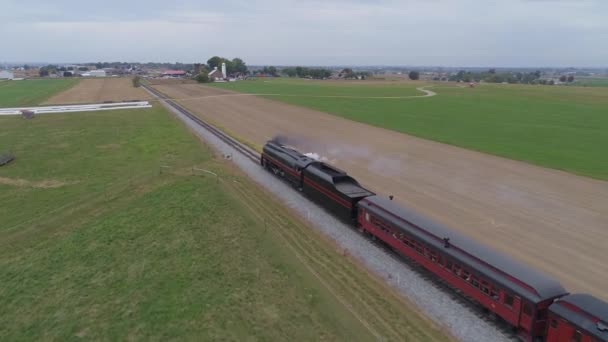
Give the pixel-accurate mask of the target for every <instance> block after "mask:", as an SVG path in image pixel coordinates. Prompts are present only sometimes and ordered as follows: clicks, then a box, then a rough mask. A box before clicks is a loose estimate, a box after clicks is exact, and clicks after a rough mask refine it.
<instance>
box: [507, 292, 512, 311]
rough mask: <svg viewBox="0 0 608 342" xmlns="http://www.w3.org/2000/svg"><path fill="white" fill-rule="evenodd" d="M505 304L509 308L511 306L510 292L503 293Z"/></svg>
mask: <svg viewBox="0 0 608 342" xmlns="http://www.w3.org/2000/svg"><path fill="white" fill-rule="evenodd" d="M505 305H506V306H508V307H510V308H512V307H513V296H511V295H510V294H505Z"/></svg>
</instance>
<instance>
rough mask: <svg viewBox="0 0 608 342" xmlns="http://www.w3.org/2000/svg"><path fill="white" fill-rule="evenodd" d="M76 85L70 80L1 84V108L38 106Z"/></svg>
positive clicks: (8, 82)
mask: <svg viewBox="0 0 608 342" xmlns="http://www.w3.org/2000/svg"><path fill="white" fill-rule="evenodd" d="M76 83H78V80H77V79H69V78H63V79H44V80H23V81H6V82H0V107H17V106H34V105H38V104H40V103H42V102H44V101H45V100H46V99H48V98H50V97H51V96H53V95H55V94H57V93H60V92H62V91H64V90H67V89H69V88H71V87H73V86H75V85H76Z"/></svg>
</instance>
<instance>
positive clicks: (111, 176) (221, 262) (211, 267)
mask: <svg viewBox="0 0 608 342" xmlns="http://www.w3.org/2000/svg"><path fill="white" fill-rule="evenodd" d="M0 127H2V130H0V146H1V149H10V150H12V151H13V152H14V154H15V155H16V160H15V161H14V162H12V163H11V164H9V165H7V166H4V167H1V168H0V203H2V205H1V206H0V279H2V286H0V307H1V308H2V311H1V312H0V340H2V341H15V340H73V339H86V340H169V339H178V340H184V339H185V340H224V341H244V340H279V341H307V340H308V341H310V340H326V341H344V340H353V341H370V340H380V339H382V340H400V341H405V340H408V341H446V340H448V338H446V337H445V335H443V333H442V332H441V331H440V330H438V329H437V328H436V327H435V326H433V325H432V324H430V323H429V322H428V321H427V320H426V319H424V318H422V317H421V316H420V315H419V314H418V313H417V312H416V310H415V309H412V308H411V306H409V304H408V303H404V302H402V301H401V300H399V299H398V297H397V296H395V295H393V294H392V293H391V291H390V290H387V289H386V288H385V287H384V286H383V285H382V284H381V283H380V282H378V281H376V280H375V279H372V278H370V277H369V276H368V275H367V273H365V272H364V271H362V270H361V269H359V268H358V267H357V266H356V265H355V264H354V263H352V262H350V261H349V259H348V258H345V257H344V256H342V255H341V254H340V253H338V252H337V251H336V250H335V249H334V247H333V246H331V245H330V244H329V243H326V242H325V240H323V239H321V238H320V237H319V236H317V235H316V233H315V231H314V230H313V229H310V228H309V227H307V226H305V225H304V224H302V222H300V221H299V220H298V219H295V218H293V217H292V216H290V215H289V213H287V212H286V211H285V210H284V209H282V208H281V206H280V204H279V203H277V202H276V201H274V200H273V199H272V198H271V197H270V196H268V195H266V194H265V193H264V192H263V191H261V190H259V189H258V188H257V187H256V186H255V185H254V184H252V183H251V182H250V181H249V180H248V179H247V178H246V177H243V176H242V175H241V174H240V173H239V172H237V171H236V170H234V169H233V167H231V166H230V164H228V163H229V162H227V161H225V160H223V159H222V158H218V159H215V158H214V157H213V155H212V153H211V151H209V150H208V149H206V148H204V147H202V145H201V144H200V141H198V140H197V139H196V138H194V137H193V136H192V135H191V134H190V133H189V132H188V131H187V130H186V129H185V128H184V127H183V126H182V125H181V124H180V123H179V122H178V121H176V120H175V119H173V118H172V117H171V116H169V115H168V114H167V113H166V111H165V110H164V109H162V108H160V107H155V108H153V109H150V110H129V111H104V112H86V113H72V114H55V115H45V116H39V117H36V118H35V119H33V120H23V119H22V118H20V117H2V118H0ZM161 166H163V167H162V168H161ZM193 167H196V168H199V169H205V170H209V171H211V172H215V173H216V174H218V175H220V178H218V179H216V178H215V177H211V176H209V175H208V174H206V173H201V174H198V173H193V170H192V168H193Z"/></svg>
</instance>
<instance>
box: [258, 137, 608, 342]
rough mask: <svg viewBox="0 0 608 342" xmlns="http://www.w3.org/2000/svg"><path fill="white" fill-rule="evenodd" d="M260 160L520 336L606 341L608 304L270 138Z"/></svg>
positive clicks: (559, 341)
mask: <svg viewBox="0 0 608 342" xmlns="http://www.w3.org/2000/svg"><path fill="white" fill-rule="evenodd" d="M260 163H261V164H262V166H263V167H264V168H266V169H267V170H269V171H271V172H273V173H274V174H275V175H276V176H278V177H280V178H282V179H284V180H286V181H287V182H288V183H290V184H292V185H293V186H294V187H296V188H297V189H298V190H300V191H301V192H303V193H304V194H305V195H306V196H307V197H309V198H310V199H312V200H313V201H314V202H316V203H317V204H319V205H321V206H322V207H323V208H325V209H326V210H329V211H330V212H331V213H332V214H333V215H335V216H337V217H338V218H340V219H342V220H345V221H349V222H351V223H352V224H353V225H354V226H355V227H356V228H357V229H359V231H361V232H362V233H364V234H367V235H369V236H371V237H372V238H374V239H378V240H380V241H382V242H383V243H384V244H385V245H388V246H389V247H390V248H391V249H393V250H394V251H395V252H397V253H399V254H401V255H403V256H406V257H408V258H410V259H412V260H414V261H415V262H416V263H418V264H420V265H421V266H423V267H424V268H425V269H427V270H428V271H430V272H431V273H433V274H434V275H435V276H436V277H438V278H440V279H441V280H442V281H444V282H446V283H447V284H449V285H450V287H452V288H455V289H458V290H459V291H460V292H461V293H463V294H464V295H465V296H467V297H469V298H470V299H472V300H473V301H475V302H476V303H478V304H479V305H481V306H483V307H484V308H486V309H487V310H489V311H490V312H492V313H493V314H495V315H496V316H498V317H500V318H501V319H503V320H504V321H506V322H507V323H508V324H509V325H511V326H512V327H513V328H514V330H515V331H516V332H517V334H518V336H519V337H520V338H521V339H522V340H524V341H535V340H540V341H547V342H572V341H574V342H596V341H608V303H605V302H603V301H601V300H599V299H597V298H594V297H592V296H591V295H587V294H574V295H569V294H568V292H567V291H566V290H565V289H564V288H563V287H562V286H561V284H560V283H559V282H558V281H556V280H555V279H552V278H550V277H548V276H546V275H543V274H542V273H540V272H538V271H537V270H535V269H532V268H529V267H527V266H525V265H523V264H520V263H518V262H516V261H514V260H513V259H511V258H509V257H507V256H505V255H502V254H500V253H498V252H496V251H494V250H492V249H490V248H488V247H486V246H484V245H481V244H479V243H477V242H475V241H473V240H472V239H469V238H467V237H466V236H463V235H461V234H458V233H456V232H455V231H453V230H451V229H449V228H448V227H445V226H443V225H440V224H438V223H436V222H433V221H431V220H429V219H428V218H426V217H424V216H422V215H419V214H418V213H416V212H414V211H413V210H411V209H408V208H405V207H402V206H399V205H398V204H396V203H395V202H393V201H392V200H391V199H388V198H384V197H382V196H377V195H376V194H374V193H373V192H371V191H369V190H367V189H365V188H364V187H362V186H361V185H360V184H359V183H358V182H357V181H356V180H355V179H354V178H352V177H350V176H348V175H347V174H346V172H344V171H342V170H339V169H337V168H335V167H333V166H331V165H328V164H326V163H324V162H321V161H318V160H315V159H312V158H309V157H307V156H305V155H303V154H301V153H300V152H298V151H297V150H295V149H293V148H291V147H288V146H285V145H282V144H280V143H279V142H276V141H269V142H267V143H266V145H265V146H264V150H263V153H262V156H261V160H260Z"/></svg>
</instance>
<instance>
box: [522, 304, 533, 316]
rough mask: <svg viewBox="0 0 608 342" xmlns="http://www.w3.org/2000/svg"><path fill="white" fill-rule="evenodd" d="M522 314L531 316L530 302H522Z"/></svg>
mask: <svg viewBox="0 0 608 342" xmlns="http://www.w3.org/2000/svg"><path fill="white" fill-rule="evenodd" d="M523 311H524V315H526V316H532V308H531V307H530V304H528V303H526V304H524V310H523Z"/></svg>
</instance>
